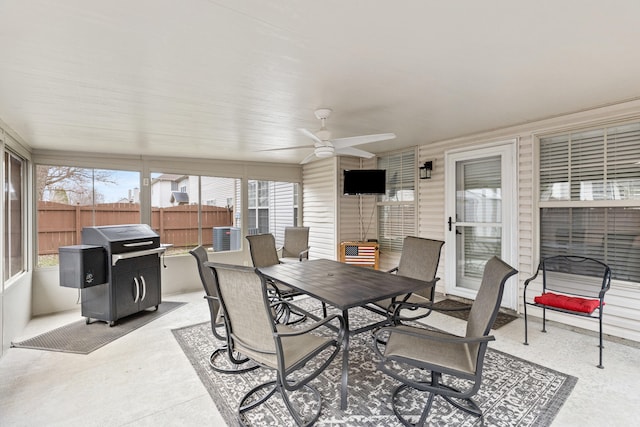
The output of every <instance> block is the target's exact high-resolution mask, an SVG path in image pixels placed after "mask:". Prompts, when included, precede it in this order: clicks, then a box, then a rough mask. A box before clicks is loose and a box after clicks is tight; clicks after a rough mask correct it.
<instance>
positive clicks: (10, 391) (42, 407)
mask: <svg viewBox="0 0 640 427" xmlns="http://www.w3.org/2000/svg"><path fill="white" fill-rule="evenodd" d="M164 299H165V300H169V301H185V302H188V303H189V304H187V305H185V306H182V307H180V308H178V309H176V310H174V311H172V312H170V313H168V314H166V315H165V316H163V317H161V318H159V319H157V320H155V321H153V322H151V323H149V324H147V325H145V326H143V327H141V328H140V329H138V330H136V331H134V332H132V333H130V334H128V335H125V336H124V337H122V338H120V339H118V340H116V341H114V342H112V343H110V344H108V345H106V346H104V347H102V348H100V349H98V350H96V351H94V352H93V353H91V354H88V355H76V354H69V353H58V352H50V351H39V350H29V349H16V348H11V349H9V350H8V351H7V352H6V354H5V356H4V357H2V359H0V426H2V427H5V426H65V427H66V426H82V427H89V426H133V425H135V426H202V425H212V426H222V425H225V424H224V421H223V419H222V417H221V416H220V414H219V413H218V411H217V409H216V407H215V405H214V404H213V401H212V400H211V398H210V397H209V394H208V393H207V390H206V389H205V388H204V386H203V385H202V383H201V382H200V380H199V378H198V377H197V375H196V373H195V371H194V370H193V368H192V367H191V365H190V364H189V361H188V360H187V358H186V357H185V355H184V353H183V352H182V350H181V349H180V347H179V345H178V343H177V342H176V340H175V339H174V337H173V334H172V333H171V329H175V328H178V327H181V326H187V325H191V324H194V323H198V322H203V321H207V320H209V312H208V308H207V305H206V302H205V301H204V299H203V298H202V293H201V292H193V293H186V294H180V295H170V296H165V298H164ZM78 319H80V312H79V309H78V310H77V311H72V312H66V313H60V314H56V315H52V316H45V317H41V318H36V319H33V320H32V321H31V322H30V323H29V325H28V327H27V329H26V330H25V331H24V336H23V337H19V339H22V338H28V337H31V336H34V335H37V334H39V333H41V332H45V331H48V330H50V329H53V328H55V327H58V326H61V325H64V324H67V323H70V322H72V321H76V320H78ZM429 319H430V320H429V323H430V324H431V325H433V326H436V327H440V328H443V329H447V330H449V331H451V332H454V333H462V331H463V328H464V322H463V321H460V320H457V319H454V318H452V317H449V316H444V315H438V314H433V315H432V316H430V317H429ZM529 326H530V339H529V342H530V345H529V346H524V345H523V344H522V341H523V330H524V324H523V320H522V319H518V320H516V321H514V322H511V323H510V324H508V325H506V326H504V327H502V328H500V329H498V330H496V331H494V332H495V336H496V338H497V340H496V341H494V342H492V343H491V344H490V345H491V347H493V348H496V349H499V350H502V351H505V352H507V353H510V354H512V355H515V356H518V357H521V358H523V359H526V360H530V361H532V362H536V363H539V364H541V365H544V366H547V367H549V368H552V369H556V370H559V371H561V372H564V373H567V374H570V375H574V376H576V377H578V383H577V385H576V387H575V389H574V390H573V392H572V393H571V395H570V396H569V399H568V400H567V402H566V403H565V404H564V406H563V407H562V409H561V410H560V412H559V414H558V415H557V417H556V418H555V420H554V422H553V425H554V426H583V427H584V426H631V425H640V357H639V356H640V348H638V347H639V346H638V345H637V343H631V344H632V345H628V343H627V344H626V343H621V342H619V340H615V341H610V340H607V341H606V342H605V351H604V365H605V369H598V368H596V366H595V365H596V364H597V357H598V348H597V346H596V344H597V338H595V337H593V336H591V335H584V334H581V333H579V332H576V331H572V330H569V329H567V328H562V327H557V326H556V325H551V327H550V328H549V329H548V330H549V333H547V334H542V333H540V332H539V329H540V323H539V322H537V321H534V322H531V323H530V325H529ZM105 327H106V326H105ZM19 339H16V341H18V340H19Z"/></svg>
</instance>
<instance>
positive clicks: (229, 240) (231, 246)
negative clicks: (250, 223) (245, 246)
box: [213, 227, 240, 252]
mask: <svg viewBox="0 0 640 427" xmlns="http://www.w3.org/2000/svg"><path fill="white" fill-rule="evenodd" d="M238 250H240V228H239V227H213V251H214V252H222V251H238Z"/></svg>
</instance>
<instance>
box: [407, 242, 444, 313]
mask: <svg viewBox="0 0 640 427" xmlns="http://www.w3.org/2000/svg"><path fill="white" fill-rule="evenodd" d="M442 245H444V242H443V241H441V240H432V239H425V238H422V237H413V236H407V237H405V238H404V242H403V243H402V254H401V255H400V262H399V264H398V271H397V273H396V274H398V275H401V276H405V277H411V278H412V279H418V280H424V281H427V282H430V281H432V280H433V279H435V277H436V272H437V270H438V262H439V261H440V251H441V249H442ZM433 291H435V287H429V288H426V289H422V290H419V291H416V292H413V293H414V294H418V295H420V296H422V297H424V298H427V299H428V300H433Z"/></svg>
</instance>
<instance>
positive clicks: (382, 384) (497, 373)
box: [173, 301, 577, 427]
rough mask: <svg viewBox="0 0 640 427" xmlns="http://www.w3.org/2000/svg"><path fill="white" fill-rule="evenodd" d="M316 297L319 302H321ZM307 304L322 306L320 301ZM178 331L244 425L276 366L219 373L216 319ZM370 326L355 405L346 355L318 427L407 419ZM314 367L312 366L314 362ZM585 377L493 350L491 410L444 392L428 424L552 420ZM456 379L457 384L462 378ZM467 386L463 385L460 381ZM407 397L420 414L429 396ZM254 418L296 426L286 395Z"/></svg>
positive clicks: (212, 390) (480, 398) (360, 314)
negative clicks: (249, 402) (250, 401)
mask: <svg viewBox="0 0 640 427" xmlns="http://www.w3.org/2000/svg"><path fill="white" fill-rule="evenodd" d="M313 302H316V301H313ZM303 304H306V305H308V307H305V308H307V309H313V310H315V309H316V308H315V305H317V306H318V309H319V305H320V304H315V305H313V306H309V305H310V304H309V302H308V301H304V302H303ZM372 316H376V315H375V314H373V313H371V312H369V311H368V310H364V309H359V308H357V309H353V310H350V311H349V319H350V323H351V325H352V327H357V326H358V324H363V323H366V322H370V321H373V320H378V319H374V318H373V317H372ZM173 333H174V336H175V337H176V339H177V341H178V343H179V344H180V346H181V347H182V349H183V351H184V352H185V355H186V356H187V358H188V359H189V361H190V362H191V364H192V365H193V367H194V369H195V370H196V372H197V374H198V376H199V377H200V379H201V381H202V382H203V384H204V385H205V387H206V388H207V390H208V391H209V394H210V395H211V398H212V399H213V401H214V402H215V404H216V406H217V408H218V410H219V411H220V413H221V414H222V416H223V417H224V418H225V420H226V422H227V424H228V425H232V426H236V425H238V424H239V417H238V415H237V413H236V411H237V407H238V403H239V401H240V399H241V398H242V396H243V395H244V394H245V393H246V392H247V391H248V390H250V389H251V388H253V387H254V386H256V385H258V384H260V383H263V382H267V381H269V380H272V379H273V378H274V377H275V375H274V372H273V371H271V370H268V369H266V368H259V369H257V370H254V371H251V372H248V373H244V374H233V375H230V374H219V373H217V372H215V371H213V370H212V369H211V368H210V367H209V362H208V360H209V355H210V354H211V352H212V351H213V349H214V348H215V347H217V346H219V345H220V344H222V343H221V342H220V341H217V340H216V339H215V338H214V337H213V335H212V333H211V327H210V324H209V322H206V323H200V324H196V325H192V326H187V327H184V328H180V329H175V330H173ZM371 345H372V338H371V334H370V333H363V334H360V335H356V336H355V337H352V338H351V340H350V349H349V367H350V369H349V391H348V408H347V409H346V410H344V411H343V410H341V409H340V397H339V396H340V372H341V358H340V355H339V356H338V357H337V358H336V359H335V360H334V361H333V362H332V363H331V365H329V367H328V368H327V369H326V370H325V371H324V373H323V374H321V375H320V376H319V377H318V378H316V379H315V380H314V381H313V382H312V383H311V385H312V386H314V387H315V388H317V389H318V390H319V391H320V393H321V395H322V414H321V416H320V419H319V420H318V422H317V423H316V425H318V426H335V425H343V426H349V427H351V426H399V425H400V423H399V422H398V420H397V418H396V416H395V415H394V413H393V410H392V408H391V403H390V398H391V393H392V391H393V390H394V389H395V387H397V385H398V384H399V383H398V382H397V381H396V380H394V379H392V378H390V377H388V376H387V375H385V374H383V373H382V372H380V371H378V370H377V368H376V367H377V363H378V360H377V357H376V356H375V353H374V352H373V350H372V349H371ZM311 368H312V367H311ZM576 382H577V378H575V377H572V376H569V375H566V374H563V373H561V372H557V371H554V370H551V369H548V368H545V367H543V366H540V365H537V364H534V363H531V362H528V361H525V360H522V359H520V358H517V357H514V356H511V355H509V354H506V353H503V352H500V351H496V350H492V349H489V351H488V352H487V354H486V357H485V368H484V371H483V382H482V386H481V387H480V390H479V392H478V393H477V394H476V395H475V397H474V400H475V402H476V403H477V404H478V405H479V406H480V408H481V409H482V410H483V413H484V415H483V417H482V418H476V417H474V416H472V415H468V414H466V413H464V412H462V411H460V410H458V409H456V408H454V407H453V406H451V405H450V404H449V403H447V402H446V401H445V400H444V399H442V398H439V397H437V398H436V399H435V400H434V404H433V407H432V409H431V413H430V415H429V418H428V420H427V423H428V425H442V426H445V425H446V426H452V425H455V426H480V425H484V426H516V425H517V426H548V425H550V424H551V422H552V420H553V418H554V417H555V415H556V414H557V412H558V411H559V409H560V408H561V406H562V405H563V404H564V402H565V400H566V399H567V397H568V396H569V394H570V393H571V391H572V390H573V387H574V386H575V384H576ZM454 385H455V384H454ZM458 385H460V384H458ZM414 395H415V396H407V400H406V402H405V404H406V407H405V409H406V410H408V411H411V413H415V414H416V416H417V415H419V414H420V411H421V409H422V407H423V405H424V402H425V400H424V399H425V396H424V395H419V394H417V393H414ZM293 400H294V401H297V403H298V404H299V405H301V407H304V406H305V405H306V404H307V400H306V399H305V396H304V395H299V396H293ZM250 414H251V415H250V416H249V422H250V423H251V425H256V426H258V425H259V426H265V425H273V426H288V425H294V423H293V419H292V418H291V416H290V415H289V414H288V412H287V410H286V408H285V406H284V404H283V403H282V399H281V398H279V396H277V395H276V396H275V397H272V398H271V399H269V400H268V401H267V403H266V404H263V405H261V406H259V407H258V408H256V409H254V410H252V411H251V412H250Z"/></svg>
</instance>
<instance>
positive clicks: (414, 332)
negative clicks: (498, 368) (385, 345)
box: [376, 326, 496, 344]
mask: <svg viewBox="0 0 640 427" xmlns="http://www.w3.org/2000/svg"><path fill="white" fill-rule="evenodd" d="M385 331H387V332H391V333H394V334H401V335H409V336H413V337H417V338H421V339H426V340H428V341H437V342H447V343H457V344H474V343H482V342H489V341H495V339H496V338H495V337H494V336H493V335H483V336H479V337H459V336H457V335H431V334H429V333H428V331H427V330H424V329H419V328H413V327H412V328H410V329H409V328H402V329H400V328H397V327H394V326H386V327H384V328H380V329H379V330H378V331H376V336H377V335H378V334H382V333H383V332H385Z"/></svg>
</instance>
